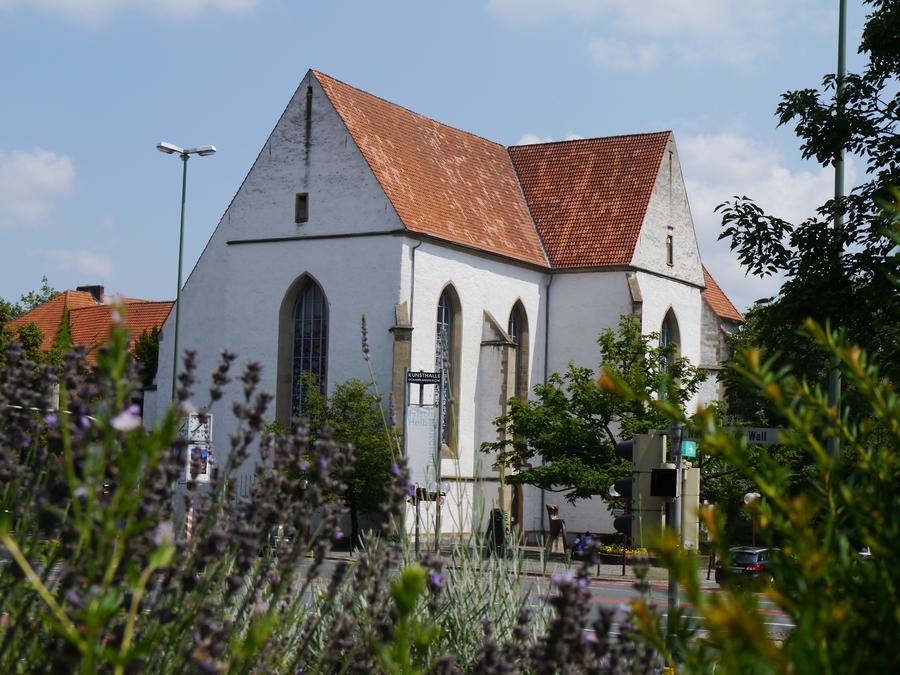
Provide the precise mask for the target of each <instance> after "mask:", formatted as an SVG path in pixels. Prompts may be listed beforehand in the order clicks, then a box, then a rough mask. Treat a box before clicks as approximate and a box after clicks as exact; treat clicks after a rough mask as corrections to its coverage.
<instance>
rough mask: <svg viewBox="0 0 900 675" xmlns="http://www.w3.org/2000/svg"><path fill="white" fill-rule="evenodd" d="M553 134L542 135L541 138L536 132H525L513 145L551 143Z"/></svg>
mask: <svg viewBox="0 0 900 675" xmlns="http://www.w3.org/2000/svg"><path fill="white" fill-rule="evenodd" d="M552 141H553V136H544V137H543V138H541V137H540V136H538V135H537V134H532V133H527V134H525V135H524V136H522V138H520V139H519V140H518V141H516V142H515V143H514V144H513V145H534V144H535V143H551V142H552Z"/></svg>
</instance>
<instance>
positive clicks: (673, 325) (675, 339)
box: [659, 309, 681, 370]
mask: <svg viewBox="0 0 900 675" xmlns="http://www.w3.org/2000/svg"><path fill="white" fill-rule="evenodd" d="M680 340H681V338H680V336H679V334H678V319H676V318H675V312H673V311H672V310H671V309H670V310H669V311H668V312H666V316H665V317H664V318H663V322H662V325H661V326H660V327H659V344H660V346H661V347H664V346H665V345H667V344H669V343H675V345H676V350H675V352H674V353H673V354H672V355H671V356H670V357H669V358H668V363H671V362H672V361H674V360H675V359H676V358H678V353H679V351H680V350H679V349H677V345H678V343H679V342H680ZM668 363H666V364H663V365H664V367H666V366H668ZM666 369H667V370H668V368H666Z"/></svg>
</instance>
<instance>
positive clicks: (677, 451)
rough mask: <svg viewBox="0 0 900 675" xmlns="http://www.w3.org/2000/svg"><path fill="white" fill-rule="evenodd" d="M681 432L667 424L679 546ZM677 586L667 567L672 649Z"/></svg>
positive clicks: (673, 520) (668, 638)
mask: <svg viewBox="0 0 900 675" xmlns="http://www.w3.org/2000/svg"><path fill="white" fill-rule="evenodd" d="M681 432H682V426H681V424H680V423H679V422H676V421H675V420H673V421H672V423H671V424H670V425H669V433H670V436H669V438H670V439H671V443H672V447H671V453H672V458H673V459H674V460H675V502H674V503H673V504H672V509H671V511H670V514H671V516H672V518H671V522H670V523H669V529H670V530H671V531H672V533H673V534H674V535H675V539H676V541H677V542H678V547H679V548H680V547H681V492H682V490H681V480H682V476H681ZM678 595H679V587H678V576H677V575H676V574H675V572H674V571H673V570H672V569H671V568H670V569H669V615H668V618H667V620H666V642H667V644H668V645H669V648H670V649H674V647H675V645H674V640H675V626H674V623H673V621H672V617H673V616H674V614H675V608H676V607H678V605H679V598H678Z"/></svg>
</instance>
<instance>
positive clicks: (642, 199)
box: [509, 131, 671, 268]
mask: <svg viewBox="0 0 900 675" xmlns="http://www.w3.org/2000/svg"><path fill="white" fill-rule="evenodd" d="M670 137H671V132H669V131H663V132H657V133H648V134H634V135H630V136H610V137H607V138H588V139H581V140H573V141H560V142H556V143H538V144H534V145H518V146H513V147H511V148H510V149H509V154H510V156H511V157H512V161H513V164H514V165H515V167H516V172H517V173H518V177H519V181H520V182H521V184H522V189H523V190H524V192H525V198H526V199H527V200H528V205H529V206H530V207H531V214H532V216H533V217H534V220H535V222H536V223H537V227H538V231H539V232H540V236H541V239H542V240H543V242H544V247H545V248H546V251H547V255H548V256H549V258H550V264H551V265H552V266H553V267H557V268H559V267H581V266H595V265H627V264H629V263H631V260H632V257H633V255H634V247H635V244H636V243H637V238H638V235H639V234H640V230H641V225H642V224H643V222H644V216H645V214H646V212H647V205H648V203H649V201H650V194H651V192H652V191H653V186H654V185H655V183H656V178H657V175H658V173H659V167H660V164H661V163H662V160H663V153H664V151H665V148H666V144H667V143H668V141H669V138H670Z"/></svg>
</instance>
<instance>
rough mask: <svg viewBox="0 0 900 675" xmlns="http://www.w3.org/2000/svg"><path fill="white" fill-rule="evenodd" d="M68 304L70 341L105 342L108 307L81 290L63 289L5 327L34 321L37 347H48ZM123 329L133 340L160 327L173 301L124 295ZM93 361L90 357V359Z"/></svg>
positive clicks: (109, 315) (107, 331) (96, 343)
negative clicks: (38, 333)
mask: <svg viewBox="0 0 900 675" xmlns="http://www.w3.org/2000/svg"><path fill="white" fill-rule="evenodd" d="M66 303H68V306H69V324H70V329H71V332H72V342H74V343H75V344H76V345H89V346H92V345H93V346H97V345H100V344H103V343H104V342H106V338H107V336H108V335H109V329H110V325H111V324H112V307H110V306H109V305H102V304H100V303H98V302H97V301H96V300H95V299H94V296H92V295H91V294H90V293H85V292H83V291H64V292H63V293H60V294H59V295H57V296H56V297H55V298H52V299H51V300H48V301H47V302H45V303H44V304H42V305H38V306H37V307H35V308H34V309H32V310H31V311H30V312H26V313H25V314H23V315H22V316H20V317H18V318H17V319H16V320H15V321H11V322H10V323H9V326H10V327H12V328H13V329H15V327H16V326H19V325H21V324H23V323H25V322H27V321H34V322H35V323H36V324H37V325H38V326H40V327H41V330H43V331H44V341H43V342H42V343H41V349H51V348H52V347H53V338H54V337H55V336H56V333H57V331H58V330H59V326H60V324H61V323H62V319H63V310H64V308H65V306H66ZM124 303H125V312H124V319H125V324H124V325H125V328H126V330H127V331H128V337H129V339H130V340H131V341H132V342H133V341H134V340H136V339H137V338H138V336H139V335H140V334H141V333H142V332H143V331H144V330H151V329H152V328H153V327H154V326H160V327H161V326H162V325H163V322H164V321H165V320H166V317H167V316H169V312H170V311H171V309H172V307H173V306H174V305H175V302H174V301H173V300H163V301H156V300H138V299H136V298H126V299H125V300H124ZM91 360H93V359H91Z"/></svg>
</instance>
